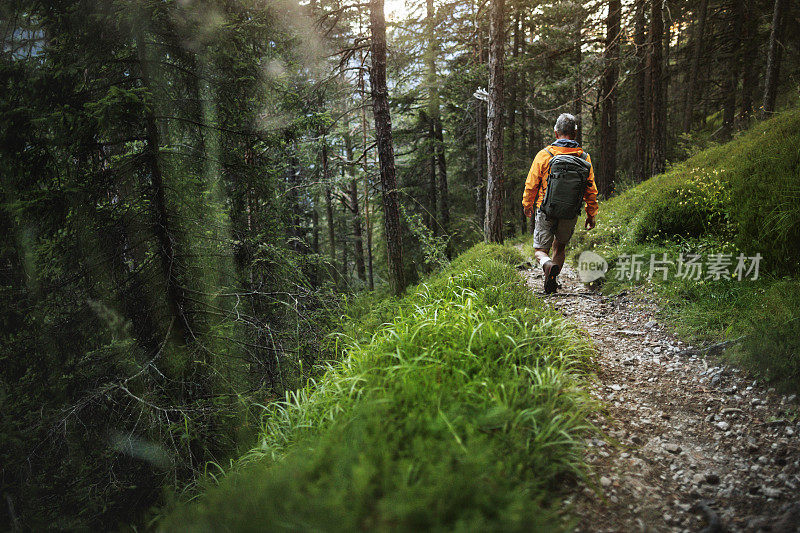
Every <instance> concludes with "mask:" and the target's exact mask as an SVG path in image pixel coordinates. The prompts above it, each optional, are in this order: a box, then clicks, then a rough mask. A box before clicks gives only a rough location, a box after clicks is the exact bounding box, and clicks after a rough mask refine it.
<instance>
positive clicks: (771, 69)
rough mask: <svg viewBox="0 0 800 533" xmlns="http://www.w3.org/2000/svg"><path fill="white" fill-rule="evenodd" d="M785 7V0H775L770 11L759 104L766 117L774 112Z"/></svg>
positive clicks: (762, 113)
mask: <svg viewBox="0 0 800 533" xmlns="http://www.w3.org/2000/svg"><path fill="white" fill-rule="evenodd" d="M786 8H787V1H786V0H775V6H774V9H773V12H772V29H771V30H770V34H769V52H768V54H767V75H766V86H765V87H764V102H763V104H762V106H761V116H762V118H766V117H768V116H769V115H771V114H772V113H774V112H775V100H776V98H777V96H778V83H779V80H780V78H779V76H780V71H781V55H782V49H783V44H782V43H781V39H782V38H783V26H784V21H785V20H786V16H785V14H784V11H786Z"/></svg>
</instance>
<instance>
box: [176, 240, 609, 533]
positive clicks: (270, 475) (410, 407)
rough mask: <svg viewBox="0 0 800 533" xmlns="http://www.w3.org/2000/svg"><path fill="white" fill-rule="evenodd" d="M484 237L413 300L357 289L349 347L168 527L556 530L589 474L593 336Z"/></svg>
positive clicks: (274, 412)
mask: <svg viewBox="0 0 800 533" xmlns="http://www.w3.org/2000/svg"><path fill="white" fill-rule="evenodd" d="M521 259H522V257H521V255H520V253H519V252H518V251H516V250H514V249H513V248H510V247H501V246H497V245H485V244H480V245H477V246H475V247H473V248H471V249H470V250H468V251H467V252H466V253H464V254H462V255H461V256H459V257H458V258H456V259H455V260H454V261H452V262H451V263H450V265H449V266H448V267H447V268H446V269H445V270H444V271H442V272H441V273H440V274H438V275H436V276H434V277H432V278H430V279H429V280H427V281H426V282H424V283H421V284H419V285H418V286H417V287H415V288H413V289H411V290H410V291H409V293H408V295H407V296H405V297H404V298H402V299H399V300H397V299H384V300H380V301H376V300H375V299H374V297H369V296H362V297H358V298H355V299H354V300H351V301H350V302H347V303H346V305H345V308H344V310H343V314H342V319H341V323H342V326H343V327H342V333H341V334H340V335H339V336H337V337H336V339H335V342H337V343H338V349H339V351H340V353H341V361H340V362H338V363H336V364H332V365H330V367H329V368H328V370H327V372H326V373H325V374H324V376H323V377H322V378H321V379H319V380H318V381H317V382H314V383H310V384H309V386H307V387H306V388H304V389H302V390H300V391H297V392H296V393H294V394H291V395H289V396H288V397H287V401H286V402H284V403H281V404H278V405H275V406H273V407H272V408H270V409H268V411H267V413H266V414H265V416H264V420H263V427H262V431H261V443H260V445H259V446H258V447H257V448H256V449H254V450H252V452H251V453H250V454H248V455H247V456H246V457H245V458H243V459H242V460H241V461H240V463H239V464H238V465H237V466H236V468H234V470H233V471H232V472H231V473H229V474H228V475H227V476H225V478H224V479H223V480H222V482H221V483H220V485H219V486H214V487H209V488H208V490H207V491H206V493H205V494H204V495H202V496H201V497H199V498H198V499H197V500H196V501H195V502H193V503H191V504H189V505H183V506H180V507H178V508H177V509H176V510H175V511H174V512H173V513H172V514H171V515H170V516H169V517H168V518H167V519H166V520H165V521H164V522H163V523H162V525H161V527H162V529H164V530H177V529H180V530H185V529H189V530H216V529H225V530H230V531H237V530H252V529H259V530H276V531H277V530H325V531H352V530H356V529H359V530H364V529H367V530H389V529H391V530H431V529H433V530H448V531H452V530H457V531H466V530H469V531H483V530H487V531H501V530H502V531H521V530H525V531H536V530H540V531H553V530H561V529H564V528H567V527H568V526H569V516H568V513H565V511H564V509H563V508H562V504H561V497H562V496H563V495H564V494H566V492H567V491H568V490H569V489H570V488H571V487H572V486H573V482H574V480H575V479H577V478H581V477H585V476H586V475H587V470H586V467H585V465H584V463H583V461H582V450H583V445H582V442H583V441H584V438H585V437H587V436H588V435H590V434H593V433H594V432H595V429H594V428H593V427H592V426H591V424H590V423H589V422H588V421H587V418H586V416H587V414H588V413H589V412H590V411H592V410H593V409H595V408H596V405H595V404H594V402H593V401H592V400H591V399H590V398H589V397H588V396H587V394H586V393H585V392H584V389H583V388H582V385H583V384H584V383H585V380H586V379H588V378H589V371H590V370H591V365H592V348H591V345H590V343H589V341H588V340H587V339H586V338H585V337H584V336H583V335H581V334H580V333H579V332H578V331H577V330H576V329H575V327H574V326H573V325H571V324H570V323H569V322H568V321H566V320H565V319H563V318H562V317H560V316H559V315H558V313H556V312H555V311H553V310H552V309H549V308H547V307H546V306H544V305H543V304H542V303H541V302H540V301H539V300H537V299H536V298H535V297H534V296H532V295H531V294H530V292H529V291H528V290H527V289H526V288H525V287H524V285H523V284H522V283H521V280H520V278H519V276H518V275H517V273H516V272H515V270H514V268H513V266H512V265H514V264H516V263H519V262H520V261H521Z"/></svg>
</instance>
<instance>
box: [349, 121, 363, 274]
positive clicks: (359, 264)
mask: <svg viewBox="0 0 800 533" xmlns="http://www.w3.org/2000/svg"><path fill="white" fill-rule="evenodd" d="M344 148H345V155H346V157H347V161H348V163H349V162H351V161H353V139H352V138H351V137H350V133H349V132H347V133H345V134H344ZM347 173H348V174H349V175H350V188H349V189H348V191H347V194H348V196H349V206H350V212H351V213H352V215H353V238H354V240H355V256H356V274H357V275H358V279H360V280H361V281H366V280H367V271H366V267H365V265H364V235H363V233H364V232H363V228H362V226H361V209H360V206H359V203H358V182H357V181H356V177H355V173H354V172H353V166H352V165H350V164H348V165H347Z"/></svg>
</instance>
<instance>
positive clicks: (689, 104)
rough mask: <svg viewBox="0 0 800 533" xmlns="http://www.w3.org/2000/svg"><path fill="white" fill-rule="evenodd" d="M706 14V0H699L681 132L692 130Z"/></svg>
mask: <svg viewBox="0 0 800 533" xmlns="http://www.w3.org/2000/svg"><path fill="white" fill-rule="evenodd" d="M707 13H708V0H701V2H700V7H699V8H698V12H697V23H696V24H695V26H694V31H693V32H692V59H691V65H690V68H689V77H688V78H687V80H686V92H685V93H684V101H683V123H682V130H683V131H689V130H690V129H692V121H693V117H694V103H695V98H696V96H695V93H696V92H697V81H698V78H699V77H700V56H701V55H702V53H703V40H704V39H705V31H706V16H707Z"/></svg>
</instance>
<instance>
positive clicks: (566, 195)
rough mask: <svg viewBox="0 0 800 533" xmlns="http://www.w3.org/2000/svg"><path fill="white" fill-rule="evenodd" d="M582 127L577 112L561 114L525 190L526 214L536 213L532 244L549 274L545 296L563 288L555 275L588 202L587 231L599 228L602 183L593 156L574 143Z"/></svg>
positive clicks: (523, 197)
mask: <svg viewBox="0 0 800 533" xmlns="http://www.w3.org/2000/svg"><path fill="white" fill-rule="evenodd" d="M577 129H578V124H577V122H576V121H575V117H574V116H572V115H570V114H569V113H562V114H561V115H560V116H559V117H558V120H557V121H556V125H555V128H554V132H555V136H556V141H555V142H554V143H553V144H551V145H549V146H548V147H546V148H544V149H543V150H541V151H540V152H539V153H538V154H536V157H535V158H534V160H533V164H532V165H531V169H530V171H529V172H528V179H527V180H525V191H524V192H523V193H522V207H523V209H524V210H525V216H527V217H532V216H533V215H534V210H535V213H536V228H535V230H534V233H533V247H534V249H535V250H536V261H537V262H538V263H539V265H540V266H541V267H542V271H543V272H544V292H545V293H546V294H550V293H553V292H555V291H556V288H557V287H558V284H557V282H556V277H557V276H558V273H559V272H561V267H562V266H564V258H565V255H566V247H567V243H569V240H570V238H571V237H572V233H573V232H574V231H575V224H576V223H577V221H578V216H579V215H580V209H581V206H582V205H583V202H584V200H585V201H586V229H589V230H591V229H593V228H594V226H595V216H596V215H597V209H598V206H597V185H595V182H594V169H593V168H592V160H591V158H590V157H589V154H588V153H586V152H584V151H583V149H582V148H581V147H580V145H579V144H578V143H577V141H575V134H576V132H577ZM534 205H535V206H536V209H534ZM551 245H552V247H553V257H552V258H550V256H549V253H550V246H551Z"/></svg>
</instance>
